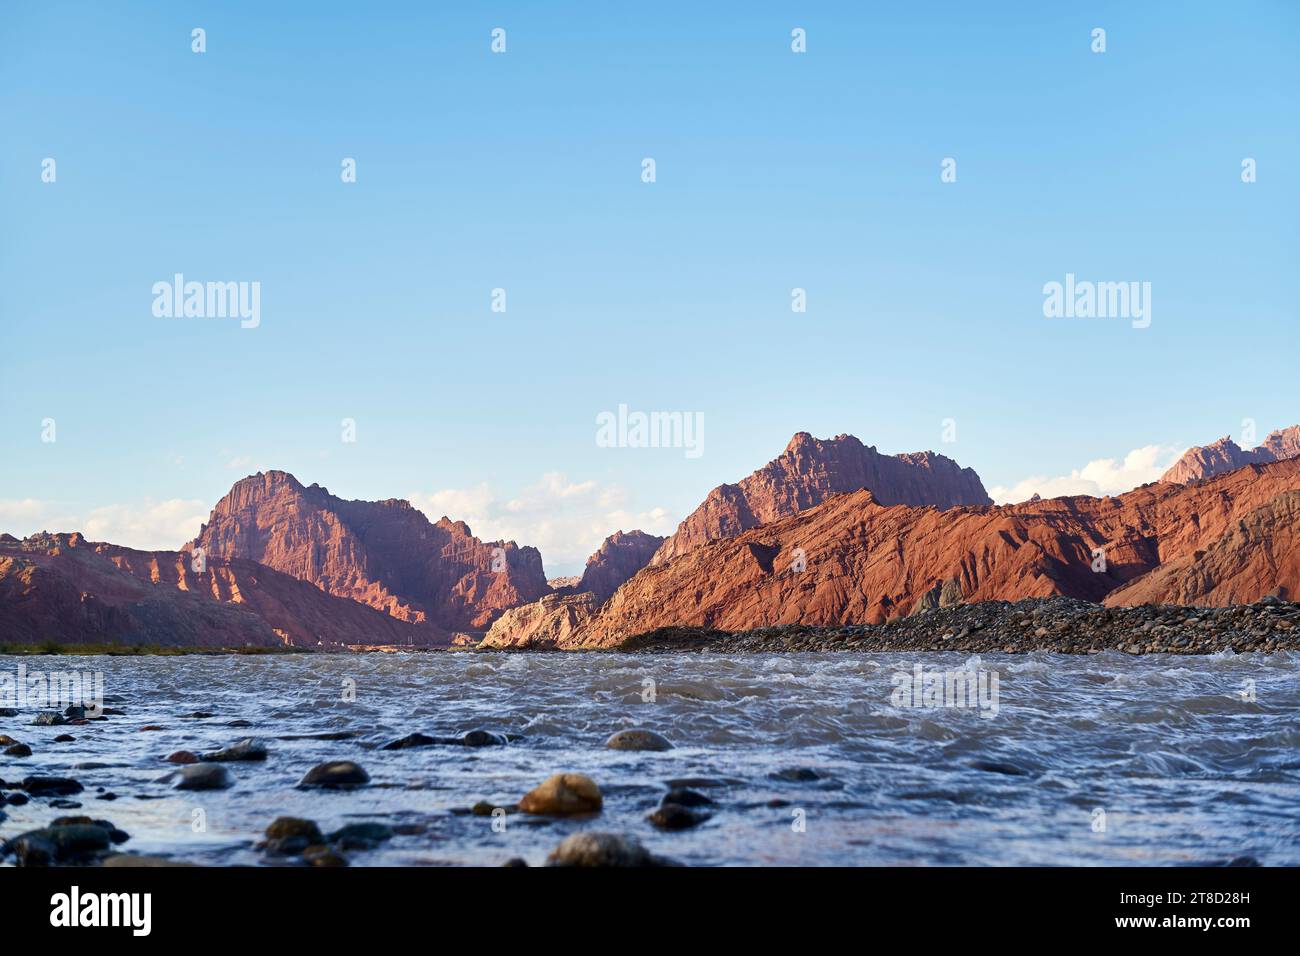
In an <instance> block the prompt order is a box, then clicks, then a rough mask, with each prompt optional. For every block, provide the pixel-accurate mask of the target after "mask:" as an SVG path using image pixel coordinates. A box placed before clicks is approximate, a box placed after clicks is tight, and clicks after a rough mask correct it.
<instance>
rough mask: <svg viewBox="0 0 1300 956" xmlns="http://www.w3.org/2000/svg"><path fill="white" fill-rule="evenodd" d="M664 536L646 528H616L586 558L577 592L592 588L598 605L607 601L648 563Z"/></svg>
mask: <svg viewBox="0 0 1300 956" xmlns="http://www.w3.org/2000/svg"><path fill="white" fill-rule="evenodd" d="M663 543H664V539H663V538H661V537H660V536H659V535H657V534H647V533H646V532H644V531H627V532H623V531H616V532H614V533H613V534H611V535H610V536H609V537H608V538H606V539H605V540H604V541H603V542H602V543H601V545H600V548H599V549H598V550H597V551H596V553H595V554H593V555H592V556H591V557H590V558H588V559H587V567H586V569H585V570H584V571H583V572H582V580H581V581H579V582H578V585H577V587H576V588H575V589H574V590H575V591H576V592H578V593H581V592H583V591H590V592H591V593H592V594H594V595H595V597H596V603H597V604H604V603H605V602H606V601H608V600H609V597H610V595H611V594H613V593H614V592H615V591H617V590H618V589H619V588H620V587H621V586H622V584H623V582H624V581H626V580H627V579H628V578H630V577H632V575H634V574H636V573H637V572H638V571H640V570H641V569H642V568H644V567H645V566H646V565H647V564H649V563H650V559H651V557H653V556H654V553H655V551H656V550H657V549H658V548H659V546H660V545H662V544H663Z"/></svg>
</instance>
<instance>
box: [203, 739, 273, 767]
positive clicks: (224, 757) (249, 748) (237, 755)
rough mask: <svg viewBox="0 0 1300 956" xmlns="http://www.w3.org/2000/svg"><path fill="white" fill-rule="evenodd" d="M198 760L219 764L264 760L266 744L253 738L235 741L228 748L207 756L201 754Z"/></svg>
mask: <svg viewBox="0 0 1300 956" xmlns="http://www.w3.org/2000/svg"><path fill="white" fill-rule="evenodd" d="M199 759H200V760H207V761H215V762H219V763H225V762H233V761H238V760H265V759H266V744H264V743H262V741H260V740H258V739H256V738H255V737H246V738H245V739H243V740H239V741H236V742H235V743H233V744H231V745H230V746H229V747H225V748H223V749H221V750H217V751H214V752H212V753H209V754H203V755H202V756H200V757H199Z"/></svg>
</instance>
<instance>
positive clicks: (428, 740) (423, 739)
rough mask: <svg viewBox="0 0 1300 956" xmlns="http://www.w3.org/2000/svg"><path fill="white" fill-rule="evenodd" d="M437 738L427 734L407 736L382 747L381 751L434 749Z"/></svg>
mask: <svg viewBox="0 0 1300 956" xmlns="http://www.w3.org/2000/svg"><path fill="white" fill-rule="evenodd" d="M438 742H439V739H438V738H437V737H430V736H428V735H427V734H418V733H417V734H407V735H406V736H405V737H401V738H399V739H397V740H393V741H390V742H389V743H386V744H384V745H383V746H382V747H380V748H379V749H380V750H406V749H407V748H409V747H432V746H433V745H434V744H436V743H438Z"/></svg>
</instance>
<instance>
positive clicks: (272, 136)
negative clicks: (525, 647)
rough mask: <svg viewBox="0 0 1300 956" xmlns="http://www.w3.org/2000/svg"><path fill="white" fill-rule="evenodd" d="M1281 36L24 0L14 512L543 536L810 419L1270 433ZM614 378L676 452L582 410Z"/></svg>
mask: <svg viewBox="0 0 1300 956" xmlns="http://www.w3.org/2000/svg"><path fill="white" fill-rule="evenodd" d="M194 27H202V28H204V29H205V30H206V32H207V51H206V52H205V53H203V54H195V53H193V52H192V51H191V30H192V29H193V28H194ZM497 27H500V28H504V29H505V30H506V38H507V52H506V53H505V54H493V53H492V52H491V50H490V48H489V44H490V40H491V37H490V33H491V31H492V29H493V28H497ZM795 27H801V28H803V29H805V30H806V31H807V52H806V53H804V54H795V53H793V52H792V51H791V49H790V31H791V30H792V29H793V28H795ZM1095 27H1102V28H1104V29H1105V30H1106V43H1107V49H1106V52H1105V53H1101V54H1097V53H1093V52H1092V51H1091V49H1090V45H1091V42H1092V40H1091V31H1092V30H1093V28H1095ZM1298 47H1300V7H1297V6H1296V5H1295V4H1292V3H1281V2H1278V3H1256V4H1231V5H1229V4H1197V3H1178V4H1173V3H1170V4H1147V3H1144V4H1069V5H1066V4H1042V3H1024V4H1001V5H997V7H996V8H990V7H986V6H983V5H979V6H977V5H971V4H961V3H952V4H946V3H945V4H925V3H919V4H908V5H891V6H889V7H885V6H878V7H873V8H870V9H868V8H866V6H865V5H862V4H850V3H845V4H826V3H819V4H816V5H806V4H805V5H801V4H793V3H790V4H749V3H747V4H738V3H737V4H729V5H716V6H715V5H709V6H708V7H702V6H701V5H699V4H674V3H656V4H651V5H648V6H646V5H614V4H600V3H590V4H547V5H539V4H524V3H519V4H459V5H454V8H453V5H451V4H426V3H418V4H417V3H410V4H399V3H386V4H351V3H348V4H328V3H312V4H264V3H244V2H223V3H219V4H218V3H174V4H173V3H169V4H166V5H154V4H120V5H108V4H101V3H60V2H52V0H46V2H41V3H28V2H15V3H9V4H6V5H4V7H3V8H0V128H3V130H4V136H3V137H2V138H0V209H2V210H3V213H4V222H5V228H4V230H3V232H2V233H0V375H2V376H3V379H4V381H5V383H6V384H7V386H8V387H7V388H6V389H5V392H6V395H5V401H4V406H3V407H4V410H3V412H2V413H0V448H2V449H3V460H2V461H0V529H3V530H8V531H11V532H14V533H20V534H21V533H28V532H30V531H33V530H38V529H40V528H42V527H44V528H50V529H51V530H53V529H56V528H58V529H68V530H71V529H72V528H74V527H77V528H83V529H86V530H87V531H88V533H90V534H91V536H92V537H102V538H106V539H109V540H116V541H120V542H122V543H127V544H136V545H140V546H150V547H176V546H179V545H180V544H181V542H182V541H184V540H185V539H186V538H187V537H188V536H190V535H192V534H193V533H194V532H195V531H197V521H198V520H199V519H201V517H202V516H204V515H205V514H206V512H207V510H208V509H209V508H210V507H211V505H212V504H213V503H214V502H215V501H216V500H217V499H218V498H219V497H220V496H221V495H222V494H223V493H224V492H225V491H226V490H227V489H228V488H229V486H230V485H231V484H232V483H233V482H234V481H235V480H237V479H238V478H240V477H242V476H243V475H245V474H248V473H250V472H252V471H256V470H258V469H259V468H283V469H286V470H289V471H292V472H293V473H294V474H296V475H297V476H298V477H299V478H300V479H302V480H303V481H305V482H308V483H310V482H313V481H315V482H319V483H321V484H323V485H326V486H328V487H329V488H330V490H331V491H334V492H335V493H337V494H340V495H343V496H344V497H350V498H385V497H410V498H412V500H414V501H415V502H416V503H417V504H419V505H420V506H421V507H424V508H425V509H426V510H428V511H431V512H432V511H436V512H437V513H434V514H431V517H433V518H436V517H437V516H438V514H441V513H442V512H443V511H446V512H447V513H449V514H451V516H452V517H454V518H464V519H465V520H467V521H469V522H470V524H471V526H472V527H473V528H474V530H475V532H476V533H478V534H480V535H484V536H491V537H495V536H497V535H498V534H506V535H510V536H513V537H517V538H519V540H520V541H521V542H522V543H528V544H536V545H538V546H539V547H541V549H542V553H543V557H544V559H545V561H546V567H547V570H548V572H549V573H554V574H558V573H566V572H570V571H572V570H574V569H575V568H576V567H578V566H579V565H580V564H581V560H582V558H583V557H584V556H585V554H587V553H589V552H590V551H591V550H593V549H594V547H595V546H596V544H598V543H599V541H600V539H601V538H602V537H603V536H604V535H605V534H608V533H610V532H612V531H614V530H617V529H618V528H619V527H622V528H624V529H625V530H626V529H629V528H631V527H637V526H641V527H647V528H648V529H649V530H654V531H658V532H660V533H664V532H666V531H668V530H671V528H672V527H673V526H674V525H675V523H676V521H677V520H679V519H680V518H681V517H683V516H684V515H685V514H686V513H687V512H689V511H690V510H691V509H692V508H693V507H694V506H695V505H696V504H697V503H698V502H699V501H700V500H701V499H702V498H703V496H704V494H705V493H706V492H707V491H708V490H709V489H710V488H712V487H713V486H715V485H717V484H718V483H720V482H722V481H730V480H736V479H739V478H741V477H743V476H744V475H746V474H748V473H749V472H750V471H752V470H753V469H754V468H757V467H759V466H760V465H762V464H763V463H765V462H766V461H768V460H769V459H771V458H772V457H774V456H775V455H776V454H778V453H779V452H780V451H781V449H782V448H783V447H784V446H785V444H786V443H787V442H788V440H789V438H790V436H791V435H792V434H793V433H794V432H796V431H800V430H806V431H810V432H812V433H813V434H815V435H818V436H823V437H826V436H830V435H834V434H838V433H841V432H849V433H852V434H855V435H857V436H858V437H860V438H861V439H863V440H864V441H866V442H867V443H869V444H874V445H876V446H877V447H878V448H880V449H881V450H882V451H886V452H891V453H892V452H901V451H911V450H922V449H933V450H935V451H939V452H942V453H944V454H947V455H949V456H951V457H953V458H956V459H957V460H958V461H960V462H961V463H962V464H964V465H970V466H972V467H974V468H975V469H976V470H977V471H978V472H979V473H980V475H981V476H982V477H983V479H984V482H985V484H986V485H987V486H989V487H990V488H994V487H997V488H1000V489H1003V492H1004V494H1005V495H1007V496H1013V495H1014V494H1015V492H1016V489H1020V490H1021V491H1022V492H1023V490H1024V489H1025V488H1027V487H1029V485H1026V484H1025V483H1026V482H1027V481H1028V482H1029V484H1032V485H1033V486H1035V487H1040V486H1041V487H1044V488H1049V489H1053V490H1057V491H1065V490H1087V489H1089V488H1090V487H1093V486H1095V487H1096V488H1098V489H1099V490H1101V491H1114V490H1121V488H1120V487H1119V486H1122V485H1125V484H1126V483H1128V484H1135V483H1137V481H1139V480H1146V476H1147V475H1149V474H1150V473H1151V472H1152V471H1153V470H1156V471H1158V470H1159V469H1160V468H1161V467H1162V466H1163V464H1164V463H1165V462H1166V461H1167V459H1168V457H1169V456H1171V455H1172V454H1174V453H1176V452H1177V451H1178V450H1180V449H1182V448H1184V447H1186V446H1187V445H1190V444H1198V443H1204V442H1208V441H1210V440H1213V439H1214V438H1217V437H1219V436H1221V435H1224V434H1228V433H1232V434H1234V435H1236V434H1239V432H1240V428H1241V423H1242V421H1243V419H1245V418H1251V419H1254V420H1255V421H1256V422H1257V427H1258V437H1259V438H1260V439H1262V438H1263V436H1264V435H1265V434H1266V433H1267V432H1268V431H1269V430H1271V429H1273V428H1276V427H1280V426H1284V425H1288V424H1292V423H1295V422H1296V421H1298V420H1300V411H1298V409H1297V401H1296V384H1295V382H1296V375H1295V368H1296V365H1297V357H1298V356H1297V345H1296V335H1295V329H1296V321H1297V309H1298V307H1297V297H1296V292H1295V283H1296V264H1297V262H1300V236H1298V229H1300V227H1298V225H1297V224H1298V223H1300V216H1298V215H1297V211H1298V210H1300V201H1298V200H1300V185H1297V182H1296V177H1295V170H1296V169H1297V168H1300V96H1298V95H1297V92H1298V91H1300V57H1298V56H1297V55H1296V53H1297V48H1298ZM46 157H52V158H54V159H55V161H56V163H57V181H56V182H54V183H44V182H42V181H41V164H42V160H43V159H44V158H46ZM344 157H353V158H355V159H356V162H357V182H356V183H351V184H345V183H342V182H341V181H340V164H341V161H342V160H343V158H344ZM645 157H652V158H654V160H655V162H656V167H657V169H656V172H657V181H656V182H654V183H644V182H642V180H641V163H642V159H643V158H645ZM945 157H952V158H954V159H956V161H957V181H956V182H954V183H942V182H941V181H940V163H941V162H942V160H943V159H944V158H945ZM1245 157H1252V158H1254V159H1255V160H1256V162H1257V169H1258V181H1257V182H1254V183H1251V184H1245V183H1242V182H1241V177H1240V171H1241V162H1242V160H1243V158H1245ZM177 272H181V273H184V275H185V276H186V278H187V279H191V280H198V281H258V282H260V284H261V290H262V293H261V299H262V301H261V324H260V326H259V327H258V328H256V329H241V328H240V327H239V325H238V323H237V321H232V320H222V319H199V318H189V319H186V318H178V319H172V318H157V317H155V316H154V315H153V314H152V311H151V305H152V302H153V295H152V293H151V287H152V286H153V284H154V283H155V282H158V281H170V279H171V277H172V276H173V274H175V273H177ZM1066 273H1074V274H1076V275H1077V276H1079V277H1080V278H1081V279H1092V280H1097V281H1130V280H1135V281H1149V282H1150V283H1151V286H1152V323H1151V326H1150V328H1147V329H1134V328H1132V327H1131V325H1130V323H1129V322H1128V321H1126V320H1122V319H1106V320H1103V319H1093V320H1084V319H1074V320H1051V319H1047V318H1045V317H1044V316H1043V312H1042V303H1043V294H1042V287H1043V285H1044V283H1047V282H1050V281H1063V279H1064V277H1065V274H1066ZM795 287H800V288H804V289H806V290H807V298H808V309H807V312H806V313H802V314H800V313H793V312H792V311H791V308H790V301H791V300H790V295H791V289H793V288H795ZM494 288H504V289H505V290H506V292H507V311H506V313H504V314H500V313H493V312H492V311H491V310H490V301H491V300H490V296H491V290H492V289H494ZM620 403H623V404H627V405H628V406H630V407H631V408H632V409H634V410H637V409H639V410H645V411H651V410H665V411H685V412H692V413H699V414H701V415H703V418H704V422H705V426H704V432H705V434H704V454H703V455H701V456H700V457H698V458H688V457H686V456H685V455H684V454H683V452H682V450H680V449H642V448H602V447H598V446H597V444H596V442H595V439H594V435H595V418H596V415H597V414H598V413H600V412H602V411H607V410H614V409H616V408H617V406H618V405H619V404H620ZM47 418H52V419H54V421H55V423H56V440H55V441H54V442H46V441H42V440H41V438H42V424H41V423H42V421H43V420H44V419H47ZM344 418H352V419H355V421H356V423H357V424H356V428H357V441H356V442H355V443H345V442H342V441H341V440H340V434H341V421H342V419H344ZM947 418H952V419H955V421H956V423H957V441H956V442H952V443H945V442H943V441H942V440H941V428H942V424H941V423H942V422H943V420H944V419H947ZM1141 449H1147V451H1146V452H1142V453H1140V454H1139V455H1138V456H1137V457H1136V458H1131V459H1129V460H1128V462H1127V463H1126V461H1125V456H1127V455H1128V454H1129V453H1130V452H1132V451H1134V450H1141ZM1106 460H1111V463H1110V464H1109V465H1102V466H1094V467H1093V468H1092V469H1091V470H1088V471H1085V470H1084V469H1085V466H1087V465H1088V463H1090V462H1094V463H1095V462H1098V461H1102V462H1104V461H1106Z"/></svg>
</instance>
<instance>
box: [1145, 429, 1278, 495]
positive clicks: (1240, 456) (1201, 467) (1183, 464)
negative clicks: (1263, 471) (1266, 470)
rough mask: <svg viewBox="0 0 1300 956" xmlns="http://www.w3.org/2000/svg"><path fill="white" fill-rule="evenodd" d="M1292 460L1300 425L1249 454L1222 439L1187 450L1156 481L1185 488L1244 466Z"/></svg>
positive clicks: (1265, 442)
mask: <svg viewBox="0 0 1300 956" xmlns="http://www.w3.org/2000/svg"><path fill="white" fill-rule="evenodd" d="M1296 456H1300V425H1292V426H1291V427H1290V428H1279V429H1278V430H1277V431H1275V432H1273V433H1272V434H1270V435H1269V436H1268V437H1267V438H1265V439H1264V441H1263V442H1261V443H1260V444H1259V445H1257V446H1255V447H1254V448H1252V449H1251V450H1249V451H1246V450H1245V449H1243V448H1242V447H1241V446H1240V445H1238V444H1237V443H1236V442H1235V441H1233V440H1232V439H1231V438H1229V437H1226V436H1225V437H1224V438H1220V439H1219V440H1218V441H1216V442H1214V443H1213V444H1210V445H1203V446H1201V447H1199V448H1189V449H1188V450H1187V451H1186V452H1185V453H1184V454H1183V457H1182V458H1180V459H1178V461H1177V462H1175V464H1174V466H1173V467H1172V468H1170V469H1169V470H1168V471H1167V472H1165V473H1164V474H1163V475H1162V476H1161V477H1160V480H1161V481H1168V482H1173V483H1175V484H1180V485H1185V484H1187V483H1188V482H1189V481H1199V480H1200V479H1202V478H1212V477H1213V476H1215V475H1221V474H1224V473H1225V472H1229V471H1234V470H1236V469H1238V468H1242V467H1244V466H1246V465H1267V464H1269V463H1270V462H1274V461H1285V460H1286V459H1288V458H1295V457H1296Z"/></svg>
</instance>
